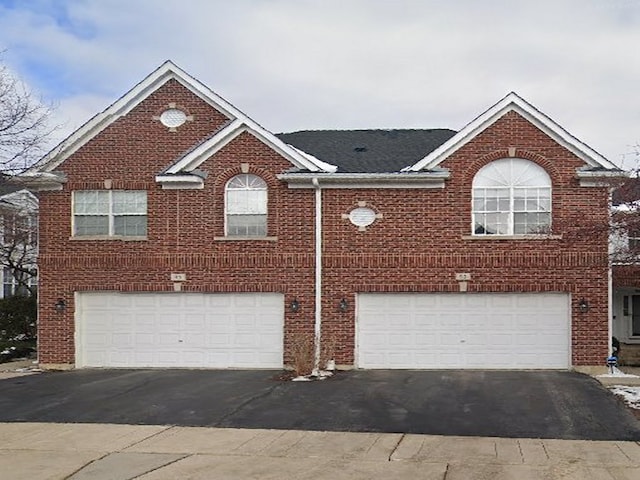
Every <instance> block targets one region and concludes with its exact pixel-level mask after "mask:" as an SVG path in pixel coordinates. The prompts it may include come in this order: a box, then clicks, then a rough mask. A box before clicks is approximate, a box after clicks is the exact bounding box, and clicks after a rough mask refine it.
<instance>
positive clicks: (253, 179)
mask: <svg viewBox="0 0 640 480" xmlns="http://www.w3.org/2000/svg"><path fill="white" fill-rule="evenodd" d="M225 234H226V235H227V236H230V237H265V236H266V235H267V184H266V183H265V181H264V180H263V179H261V178H260V177H258V176H257V175H252V174H250V173H243V174H240V175H236V176H235V177H233V178H232V179H231V180H229V181H228V182H227V185H226V187H225Z"/></svg>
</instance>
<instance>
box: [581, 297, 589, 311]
mask: <svg viewBox="0 0 640 480" xmlns="http://www.w3.org/2000/svg"><path fill="white" fill-rule="evenodd" d="M578 308H579V309H580V313H587V312H588V311H589V302H587V301H586V300H585V299H584V298H582V299H580V301H579V302H578Z"/></svg>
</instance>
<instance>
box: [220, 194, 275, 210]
mask: <svg viewBox="0 0 640 480" xmlns="http://www.w3.org/2000/svg"><path fill="white" fill-rule="evenodd" d="M227 213H229V214H232V215H233V214H244V213H250V214H266V213H267V192H266V191H264V190H255V191H253V190H231V191H228V192H227Z"/></svg>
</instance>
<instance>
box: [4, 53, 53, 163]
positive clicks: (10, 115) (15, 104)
mask: <svg viewBox="0 0 640 480" xmlns="http://www.w3.org/2000/svg"><path fill="white" fill-rule="evenodd" d="M0 53H2V52H0ZM51 113H52V107H51V106H50V105H46V104H45V103H43V102H42V101H41V100H40V99H38V98H35V97H34V95H33V94H32V93H31V92H30V91H29V89H28V88H27V86H26V85H25V84H24V83H23V82H22V81H21V80H19V79H18V78H16V77H15V76H14V75H12V74H11V72H10V71H9V69H8V68H7V67H6V66H5V65H2V64H0V173H4V174H8V175H13V174H17V173H21V172H23V171H24V170H26V169H27V168H29V167H30V166H31V165H33V164H34V163H35V162H36V161H37V160H38V159H39V158H40V157H41V156H42V155H43V154H44V153H46V152H45V150H46V147H47V144H48V140H49V138H50V137H51V134H52V133H53V132H54V131H55V128H53V127H49V125H48V122H49V119H50V117H51Z"/></svg>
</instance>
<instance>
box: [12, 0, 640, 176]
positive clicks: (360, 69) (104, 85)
mask: <svg viewBox="0 0 640 480" xmlns="http://www.w3.org/2000/svg"><path fill="white" fill-rule="evenodd" d="M2 49H4V50H5V53H4V54H3V55H2V57H1V58H0V60H1V61H3V62H4V63H5V64H7V65H8V67H9V68H10V69H11V70H12V71H13V72H14V73H15V74H17V75H18V76H20V77H21V78H22V79H23V80H24V81H25V82H26V83H27V84H28V85H29V86H30V87H31V88H32V89H34V90H35V91H37V92H38V93H39V94H40V95H41V96H42V97H43V98H44V99H45V100H46V101H48V102H52V103H54V104H55V105H57V114H56V118H55V120H56V122H57V123H62V124H64V129H63V130H62V132H64V133H65V134H68V133H70V132H71V131H73V130H74V129H75V128H77V127H79V126H80V125H81V124H82V123H84V122H85V121H86V120H88V119H89V118H90V117H91V116H93V115H94V114H95V113H97V112H98V111H101V110H102V109H104V108H105V107H106V106H107V105H109V104H110V103H112V102H113V101H114V100H116V99H117V98H118V97H120V96H121V95H122V94H124V93H125V92H126V91H127V90H129V89H130V88H131V87H133V86H134V85H135V84H136V83H137V82H139V81H140V80H142V79H143V78H144V77H145V76H146V75H147V74H149V73H150V72H151V71H153V70H154V69H155V68H156V67H158V66H159V65H160V64H161V63H162V62H163V61H164V60H167V59H170V60H172V61H174V62H175V63H176V64H177V65H179V66H180V67H181V68H183V69H185V70H186V71H187V72H189V73H190V74H192V75H193V76H195V77H196V78H198V79H199V80H201V81H202V82H204V83H205V84H207V85H208V86H209V87H211V88H212V89H213V90H215V91H216V92H217V93H218V94H219V95H221V96H222V97H224V98H225V99H226V100H228V101H230V102H231V103H232V104H234V105H235V106H236V107H238V108H239V109H240V110H242V111H244V112H245V113H246V114H248V115H249V116H250V117H252V118H253V119H254V120H256V121H257V122H259V123H260V124H262V125H263V126H264V127H266V128H267V129H268V130H271V131H272V132H282V131H294V130H302V129H333V128H338V129H360V128H451V129H454V130H459V129H460V128H462V127H463V126H464V125H465V124H466V123H468V122H469V121H471V120H472V119H473V118H475V117H476V116H477V115H478V114H480V113H482V112H483V111H484V110H485V109H487V108H488V107H490V106H491V105H493V104H494V103H495V102H497V101H498V100H499V99H500V98H502V97H503V96H505V95H506V94H507V93H509V92H510V91H515V92H516V93H518V94H519V95H520V96H522V97H524V98H525V99H526V100H527V101H529V102H530V103H532V104H533V105H535V106H536V107H537V108H539V109H540V110H542V111H543V112H544V113H546V114H547V115H549V116H550V117H551V118H553V119H554V120H555V121H556V122H558V123H559V124H560V125H562V126H563V127H564V128H566V129H567V130H568V131H569V132H570V133H572V134H573V135H575V136H576V137H578V138H579V139H580V140H582V141H584V142H585V143H587V144H589V145H590V146H591V147H593V148H594V149H596V150H598V151H599V152H600V153H602V154H603V155H605V156H606V157H607V158H609V160H611V161H613V162H614V163H617V164H618V165H621V164H622V165H623V166H625V167H630V166H632V165H633V158H634V156H633V151H634V145H637V144H638V143H640V1H637V0H527V1H525V0H522V1H518V0H503V1H501V0H447V1H445V0H421V1H419V0H395V1H392V0H388V1H384V0H313V1H312V0H179V1H174V0H66V1H64V0H60V1H56V0H0V50H2Z"/></svg>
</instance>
